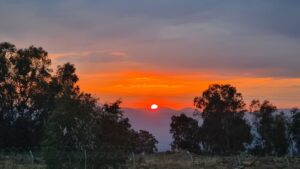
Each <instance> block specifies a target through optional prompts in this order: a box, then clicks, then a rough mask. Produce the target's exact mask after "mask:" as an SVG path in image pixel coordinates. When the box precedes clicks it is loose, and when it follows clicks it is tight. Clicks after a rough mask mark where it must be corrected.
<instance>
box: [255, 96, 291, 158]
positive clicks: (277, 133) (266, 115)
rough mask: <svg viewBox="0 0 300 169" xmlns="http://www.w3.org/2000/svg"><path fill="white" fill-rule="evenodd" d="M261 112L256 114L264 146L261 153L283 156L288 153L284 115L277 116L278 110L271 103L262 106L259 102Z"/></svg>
mask: <svg viewBox="0 0 300 169" xmlns="http://www.w3.org/2000/svg"><path fill="white" fill-rule="evenodd" d="M257 105H259V110H258V111H256V112H255V115H256V118H257V122H256V125H257V129H258V133H259V134H260V136H261V138H262V141H263V144H262V147H261V151H259V152H261V153H262V154H264V155H278V156H282V155H285V154H286V153H287V149H288V138H287V132H286V131H287V128H286V126H287V123H286V120H285V117H284V115H283V113H281V114H278V115H276V114H275V113H276V111H277V108H276V106H274V105H273V104H271V103H270V102H269V101H264V102H263V103H262V104H261V103H260V102H259V101H258V102H257Z"/></svg>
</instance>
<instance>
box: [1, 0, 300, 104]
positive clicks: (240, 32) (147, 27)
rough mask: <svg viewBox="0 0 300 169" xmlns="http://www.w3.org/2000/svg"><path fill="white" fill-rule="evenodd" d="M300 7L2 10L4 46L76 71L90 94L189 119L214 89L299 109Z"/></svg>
mask: <svg viewBox="0 0 300 169" xmlns="http://www.w3.org/2000/svg"><path fill="white" fill-rule="evenodd" d="M299 7H300V1H298V0H286V1H283V0H251V1H250V0H249V1H241V0H226V1H222V0H49V1H41V0H26V1H25V0H1V1H0V41H1V42H3V41H8V42H11V43H13V44H15V45H16V46H17V47H18V48H23V47H28V46H29V45H35V46H42V47H43V48H44V49H45V50H47V51H48V52H49V56H50V57H51V58H52V62H53V68H55V67H56V66H57V65H59V64H63V63H65V62H71V63H73V64H75V66H76V68H77V73H78V75H79V78H80V81H79V85H80V87H81V89H82V90H83V91H86V92H90V93H92V94H94V95H95V96H97V97H99V99H100V102H102V103H103V102H112V101H114V100H116V99H119V98H121V99H122V101H123V105H122V106H124V107H134V108H137V107H138V108H145V107H150V105H151V104H152V103H156V104H158V105H159V106H160V107H170V108H174V109H181V108H185V107H192V106H193V102H192V101H193V98H194V97H195V96H198V95H200V94H201V93H202V91H203V90H205V89H206V88H207V87H208V85H209V84H213V83H226V84H227V83H229V84H232V85H233V86H236V87H237V88H238V91H239V92H241V93H242V94H243V96H244V99H245V101H246V102H247V103H249V102H250V100H252V99H261V100H263V99H268V100H270V101H271V102H273V103H274V104H275V105H276V106H278V107H279V108H290V107H295V106H298V107H300V17H299V16H300V10H299Z"/></svg>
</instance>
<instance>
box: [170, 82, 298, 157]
mask: <svg viewBox="0 0 300 169" xmlns="http://www.w3.org/2000/svg"><path fill="white" fill-rule="evenodd" d="M194 105H195V106H196V108H197V109H198V111H196V114H195V116H196V117H197V118H195V119H193V118H191V117H186V116H185V115H184V114H181V115H180V116H173V117H172V123H171V130H170V131H171V134H172V135H173V142H172V144H171V146H172V149H185V150H188V151H191V152H206V153H212V154H235V153H240V152H249V153H252V154H255V155H276V156H283V155H286V154H288V153H289V154H299V151H300V149H299V148H300V147H299V143H300V136H299V135H300V112H299V111H298V110H297V109H293V110H291V114H292V116H291V117H288V116H287V115H285V114H284V113H283V112H278V110H277V108H276V106H274V105H272V104H271V103H270V102H269V101H264V102H263V103H261V102H260V101H259V100H253V101H252V102H251V104H250V108H249V110H246V108H245V103H244V101H243V97H242V94H241V93H238V92H237V90H236V88H235V87H233V86H230V85H219V84H214V85H211V86H209V88H208V89H207V90H205V91H204V92H203V94H202V95H201V96H199V97H196V98H195V99H194ZM246 113H248V115H252V116H254V118H253V119H254V121H252V122H251V121H250V119H247V118H246V116H245V114H246ZM198 117H200V119H199V118H198ZM196 119H199V120H196ZM200 123H202V124H200ZM199 124H200V125H199Z"/></svg>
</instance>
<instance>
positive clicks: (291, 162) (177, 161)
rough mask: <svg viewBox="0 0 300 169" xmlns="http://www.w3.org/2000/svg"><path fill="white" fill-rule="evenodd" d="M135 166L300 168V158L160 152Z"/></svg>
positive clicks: (161, 168)
mask: <svg viewBox="0 0 300 169" xmlns="http://www.w3.org/2000/svg"><path fill="white" fill-rule="evenodd" d="M134 166H135V168H137V169H285V168H286V169H300V158H299V157H253V156H246V155H245V156H226V157H220V156H199V155H191V154H189V153H168V154H166V153H160V154H154V155H148V156H145V157H143V158H142V159H140V161H137V162H136V164H135V165H134ZM133 168H134V167H133Z"/></svg>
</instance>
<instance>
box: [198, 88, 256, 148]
mask: <svg viewBox="0 0 300 169" xmlns="http://www.w3.org/2000/svg"><path fill="white" fill-rule="evenodd" d="M194 105H195V106H196V107H197V108H198V109H199V110H200V111H202V113H201V114H200V115H201V116H202V118H203V125H202V126H201V131H202V132H201V133H202V134H201V138H200V141H201V143H202V145H203V146H204V149H205V151H208V152H211V153H235V152H238V151H243V150H244V144H245V143H250V142H251V140H252V135H251V133H250V129H251V128H250V126H249V125H248V124H247V123H246V121H245V120H244V118H243V117H244V112H245V111H246V110H245V109H244V107H245V103H244V101H243V97H242V94H241V93H238V92H237V90H236V88H235V87H232V86H230V85H219V84H214V85H211V86H209V88H208V89H207V90H205V91H204V92H203V94H202V96H199V97H196V98H195V99H194Z"/></svg>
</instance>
